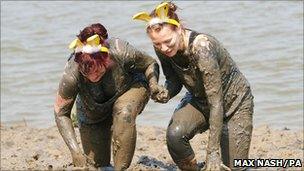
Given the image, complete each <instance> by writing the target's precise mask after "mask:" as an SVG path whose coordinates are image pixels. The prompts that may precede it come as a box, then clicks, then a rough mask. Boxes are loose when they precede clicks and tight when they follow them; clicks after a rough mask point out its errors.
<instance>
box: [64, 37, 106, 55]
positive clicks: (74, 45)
mask: <svg viewBox="0 0 304 171" xmlns="http://www.w3.org/2000/svg"><path fill="white" fill-rule="evenodd" d="M69 48H70V49H74V51H75V53H78V52H83V53H89V54H92V53H96V52H99V51H100V52H106V53H109V49H108V48H107V47H105V46H101V44H100V37H99V36H98V35H97V34H94V35H93V36H91V37H89V38H87V40H86V44H83V43H82V42H81V41H80V40H79V39H78V38H76V39H75V40H73V41H72V42H71V43H70V45H69Z"/></svg>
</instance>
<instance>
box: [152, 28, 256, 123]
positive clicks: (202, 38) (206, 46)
mask: <svg viewBox="0 0 304 171" xmlns="http://www.w3.org/2000/svg"><path fill="white" fill-rule="evenodd" d="M155 51H156V54H157V56H158V58H159V60H160V62H161V65H162V69H163V72H164V75H165V77H166V82H165V86H166V87H167V89H168V90H169V94H170V97H171V98H172V97H174V96H175V95H176V94H177V93H179V92H180V91H181V89H182V86H183V85H184V86H185V88H186V89H187V90H188V91H189V92H190V93H191V94H192V96H194V97H195V98H197V99H199V100H200V101H201V104H203V106H200V108H201V109H202V108H206V107H209V106H210V105H213V106H217V105H222V106H223V111H224V114H225V115H224V116H226V117H227V116H229V115H231V114H232V113H234V112H235V110H236V109H237V108H238V107H239V105H241V103H242V101H243V100H244V98H245V96H247V95H249V94H250V95H251V90H250V85H249V83H248V81H247V80H246V78H245V77H244V75H243V74H242V73H241V72H240V70H239V69H238V67H237V66H236V64H235V62H234V61H233V60H232V58H231V57H230V54H229V53H228V51H227V50H226V49H225V48H224V47H223V46H222V45H221V43H220V42H219V41H218V40H216V39H215V38H214V37H212V36H210V35H207V34H203V33H196V32H194V31H191V33H190V36H189V45H188V46H187V47H186V49H185V50H183V51H178V52H177V54H176V55H175V56H173V57H167V56H165V55H164V54H162V53H161V52H159V51H157V49H156V48H155ZM218 96H221V97H218ZM219 98H222V100H221V101H222V103H223V104H214V101H213V99H219ZM215 101H216V100H215ZM216 102H218V101H216Z"/></svg>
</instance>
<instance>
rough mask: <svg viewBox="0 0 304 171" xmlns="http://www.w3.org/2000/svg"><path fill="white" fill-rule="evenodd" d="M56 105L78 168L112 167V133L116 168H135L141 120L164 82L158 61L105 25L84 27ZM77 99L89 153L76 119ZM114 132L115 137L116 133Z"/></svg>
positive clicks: (68, 65)
mask: <svg viewBox="0 0 304 171" xmlns="http://www.w3.org/2000/svg"><path fill="white" fill-rule="evenodd" d="M70 48H72V49H74V53H72V55H71V57H70V58H69V60H68V62H67V64H66V66H65V70H64V73H63V76H62V78H61V80H60V83H59V89H58V92H57V96H56V102H55V105H54V109H55V110H54V111H55V112H54V113H55V120H56V123H57V126H58V129H59V132H60V134H61V135H62V137H63V139H64V141H65V142H66V144H67V146H68V148H69V150H70V151H71V155H72V158H73V163H74V165H75V166H88V165H89V164H92V163H94V166H95V167H107V166H110V150H111V137H113V140H112V142H113V158H114V168H115V170H124V169H126V168H128V167H129V165H130V163H131V161H132V157H133V154H134V150H135V144H136V126H135V120H136V117H137V115H139V114H140V113H141V112H142V110H143V109H144V107H145V105H146V104H147V102H148V100H149V87H155V85H157V82H158V75H159V67H158V64H157V62H156V60H155V59H153V58H152V57H150V56H148V55H147V54H146V53H144V52H141V51H138V50H137V49H135V48H134V47H132V46H131V45H130V44H129V43H128V42H125V41H122V40H120V39H117V38H109V39H108V34H107V30H106V29H105V28H104V26H102V25H101V24H99V23H97V24H92V25H90V26H88V27H86V28H84V29H83V30H82V31H81V32H80V34H79V35H78V36H77V39H75V40H74V41H73V42H72V43H71V44H70ZM75 100H76V106H77V119H78V123H79V131H80V136H81V142H82V146H83V150H84V153H83V152H82V151H81V148H80V147H79V145H78V143H77V141H76V136H75V131H74V129H73V127H72V122H71V118H70V114H71V109H72V106H73V104H74V101H75ZM112 132H113V135H112Z"/></svg>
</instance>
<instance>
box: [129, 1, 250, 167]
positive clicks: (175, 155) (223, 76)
mask: <svg viewBox="0 0 304 171" xmlns="http://www.w3.org/2000/svg"><path fill="white" fill-rule="evenodd" d="M176 8H177V7H176V5H175V4H173V3H171V2H163V3H161V4H160V5H158V6H157V7H156V8H155V10H153V11H152V12H151V13H150V14H148V13H146V12H140V13H138V14H136V15H134V16H133V19H138V20H143V21H145V22H147V27H146V32H147V34H148V36H149V38H150V39H151V40H152V43H153V47H154V49H155V52H156V55H157V56H158V58H159V60H160V62H161V65H162V69H163V73H164V75H165V77H166V81H165V86H164V87H165V88H164V87H162V86H154V87H153V88H152V89H151V91H152V99H153V100H154V101H156V102H160V103H166V102H167V101H168V100H169V99H171V98H173V97H174V96H175V95H176V94H178V93H179V92H180V91H181V89H182V87H183V86H185V88H186V89H187V90H188V92H187V93H186V95H185V96H184V98H183V99H182V100H181V103H180V104H179V105H178V107H177V108H176V109H175V111H174V113H173V116H172V118H171V120H170V123H169V125H168V128H167V136H166V137H167V146H168V150H169V153H170V155H171V157H172V159H173V160H174V162H175V163H176V164H177V165H178V167H179V168H180V169H182V170H199V169H200V168H199V167H198V165H197V161H196V159H195V155H194V151H193V149H192V148H191V145H190V143H189V140H191V139H192V138H193V137H194V136H195V135H196V134H197V133H202V132H204V131H206V130H207V129H209V138H208V139H209V142H208V146H207V149H206V150H207V155H206V165H205V170H220V169H229V168H227V167H226V166H228V167H230V168H231V169H233V170H234V169H236V170H238V169H241V170H242V169H244V168H234V167H233V159H247V158H248V152H249V148H250V141H251V135H252V115H253V106H254V105H253V95H252V93H251V89H250V85H249V83H248V81H247V80H246V78H245V76H244V75H243V74H242V73H241V72H240V70H239V69H238V67H237V66H236V64H235V62H234V61H233V60H232V58H231V56H230V54H229V53H228V51H227V50H226V49H225V48H224V46H223V45H222V44H221V43H220V42H219V41H218V40H217V39H216V38H214V37H213V36H210V35H208V34H204V33H198V32H196V31H193V30H190V29H187V28H184V27H183V25H182V24H180V22H179V18H178V16H177V14H176V13H175V11H176ZM225 165H226V166H225Z"/></svg>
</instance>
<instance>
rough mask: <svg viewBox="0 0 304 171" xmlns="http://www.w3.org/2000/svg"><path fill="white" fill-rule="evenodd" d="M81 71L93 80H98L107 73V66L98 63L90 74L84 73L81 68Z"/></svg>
mask: <svg viewBox="0 0 304 171" xmlns="http://www.w3.org/2000/svg"><path fill="white" fill-rule="evenodd" d="M80 72H81V74H82V75H83V76H85V77H86V78H87V79H88V80H90V81H91V82H98V81H99V80H100V79H101V78H102V76H103V75H104V74H105V73H106V68H105V67H104V65H98V66H97V67H95V68H93V69H92V70H91V72H89V73H88V74H85V73H83V72H82V71H81V70H80Z"/></svg>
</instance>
